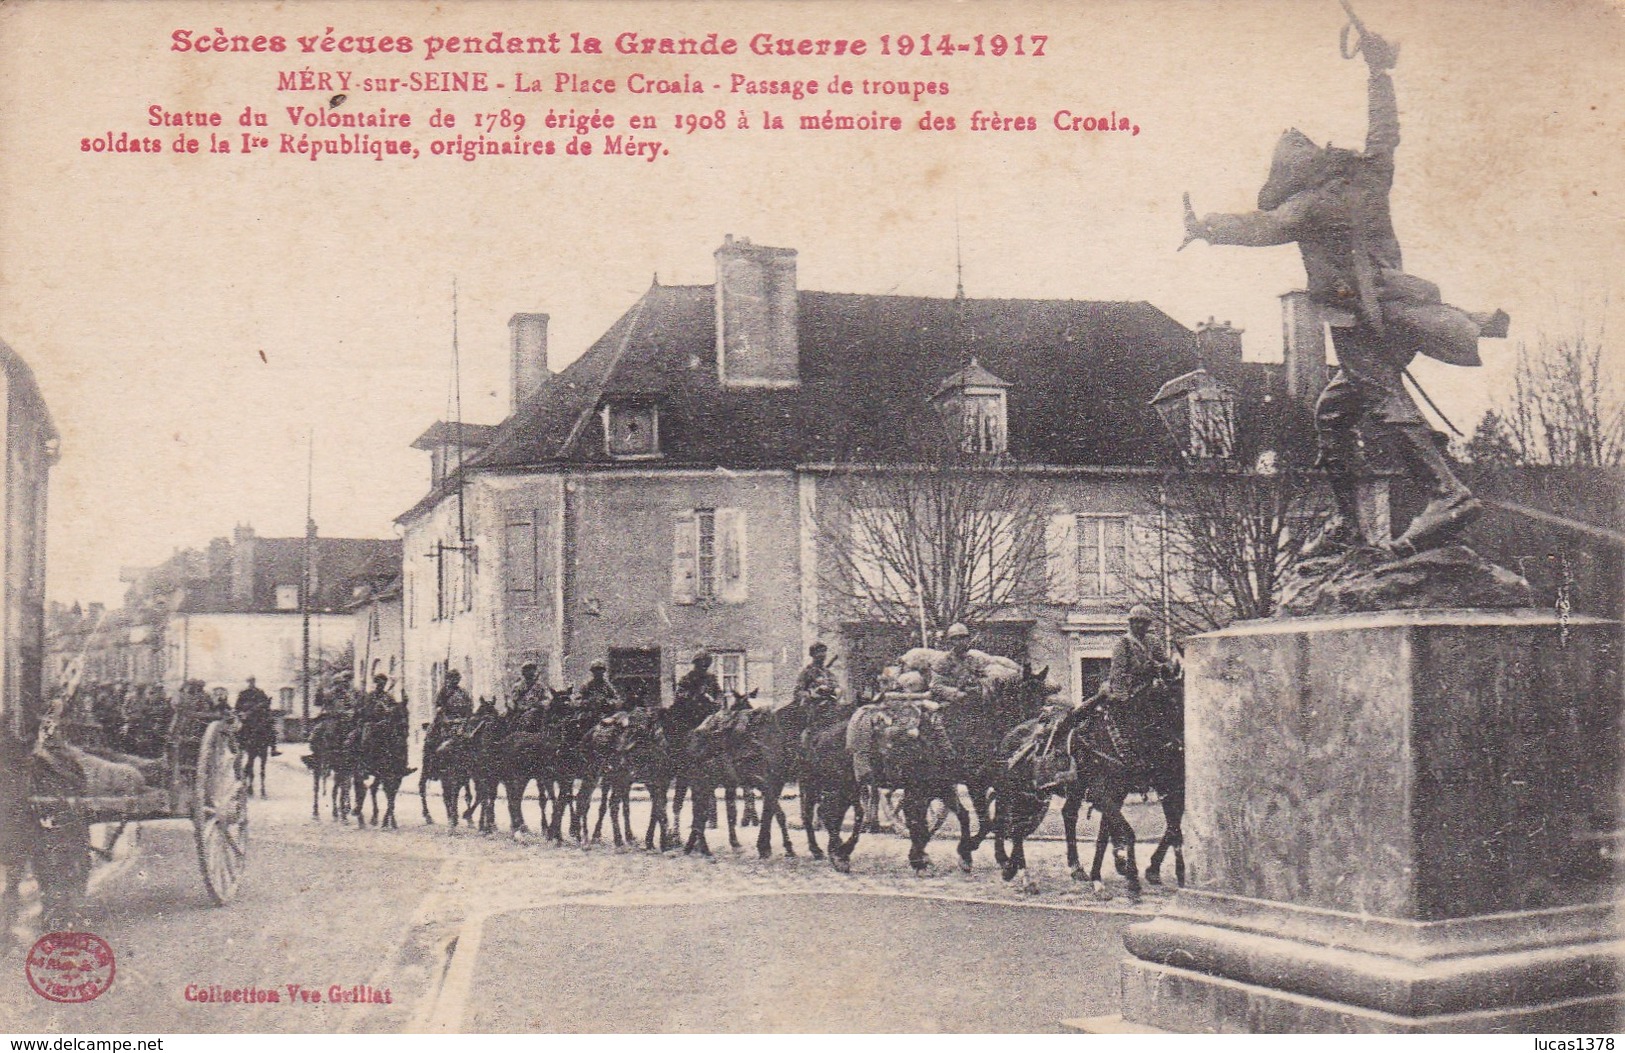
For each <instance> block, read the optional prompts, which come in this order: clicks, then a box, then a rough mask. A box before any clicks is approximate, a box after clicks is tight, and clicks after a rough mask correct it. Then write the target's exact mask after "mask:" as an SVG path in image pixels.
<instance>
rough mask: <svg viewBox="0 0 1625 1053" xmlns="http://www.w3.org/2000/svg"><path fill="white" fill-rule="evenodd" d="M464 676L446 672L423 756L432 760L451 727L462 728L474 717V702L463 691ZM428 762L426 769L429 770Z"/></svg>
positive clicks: (453, 670) (452, 670)
mask: <svg viewBox="0 0 1625 1053" xmlns="http://www.w3.org/2000/svg"><path fill="white" fill-rule="evenodd" d="M462 685H463V674H462V673H461V672H459V671H457V670H456V669H449V670H447V671H446V683H445V685H444V686H442V687H441V688H440V693H439V694H438V695H436V696H435V700H434V717H433V719H432V720H431V721H430V722H429V733H428V735H426V736H425V737H424V740H423V756H424V757H425V758H430V757H433V756H434V755H435V751H436V750H438V749H439V748H440V744H441V743H442V742H444V741H445V739H446V733H447V732H448V731H449V730H450V729H451V727H453V726H456V727H460V726H462V724H463V722H465V721H467V720H468V718H469V717H471V716H473V715H474V700H473V699H472V698H470V697H469V696H468V692H467V691H464V690H463V686H462ZM427 766H428V765H427V760H426V761H425V767H426V768H427Z"/></svg>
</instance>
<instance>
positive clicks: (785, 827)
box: [685, 691, 799, 859]
mask: <svg viewBox="0 0 1625 1053" xmlns="http://www.w3.org/2000/svg"><path fill="white" fill-rule="evenodd" d="M755 695H756V692H755V691H752V692H751V693H750V694H749V695H745V694H740V693H739V692H737V691H736V692H734V698H733V705H731V706H729V707H728V709H726V710H724V711H723V712H721V713H717V714H715V715H714V716H711V717H708V718H706V720H704V721H703V722H702V723H701V724H700V726H699V727H697V728H695V729H694V732H693V734H692V736H691V737H690V751H689V753H690V758H691V760H692V761H693V762H694V763H693V767H692V770H691V776H690V777H691V779H693V780H695V781H694V786H695V789H696V790H698V791H700V792H699V794H697V795H696V796H695V800H696V801H700V800H701V799H702V797H703V799H706V800H709V801H710V802H712V806H713V807H714V802H715V800H716V786H717V785H718V784H719V783H720V784H721V785H722V786H724V787H726V788H727V789H728V791H729V794H730V796H729V800H728V843H729V844H730V845H731V846H732V847H734V848H738V847H739V836H738V833H737V830H736V827H735V814H734V802H733V798H732V796H731V794H732V788H733V787H735V786H743V787H746V789H747V792H748V791H749V790H750V789H751V788H754V789H758V790H761V791H762V813H761V817H760V820H759V821H760V829H759V830H758V831H757V834H756V854H757V855H759V856H760V857H762V858H763V859H766V858H768V857H769V856H770V855H772V854H773V822H774V820H775V819H776V820H778V825H779V841H780V843H782V844H783V845H784V854H785V855H786V856H794V855H795V854H796V850H795V847H794V846H793V845H791V843H790V825H789V822H788V821H787V820H786V819H785V817H784V808H783V806H782V804H781V803H780V800H779V799H780V797H781V796H782V795H783V793H784V784H785V783H786V782H788V781H789V780H790V777H791V776H792V775H793V774H794V771H795V767H796V760H797V757H796V753H797V746H798V742H797V731H798V730H799V729H798V728H796V727H795V726H794V725H793V724H792V723H791V721H790V720H788V719H786V718H785V717H783V716H782V715H781V714H780V713H778V712H775V711H773V710H771V709H753V708H752V707H751V705H750V699H751V698H753V697H755ZM707 818H709V816H708V817H707ZM706 825H707V824H706V823H702V822H700V821H699V813H698V805H696V812H695V819H694V822H693V824H692V826H691V828H690V831H689V839H688V845H687V847H686V849H685V850H686V851H690V852H692V851H694V850H695V849H698V850H699V851H700V852H701V854H703V855H710V846H709V845H707V844H706V841H705V827H706Z"/></svg>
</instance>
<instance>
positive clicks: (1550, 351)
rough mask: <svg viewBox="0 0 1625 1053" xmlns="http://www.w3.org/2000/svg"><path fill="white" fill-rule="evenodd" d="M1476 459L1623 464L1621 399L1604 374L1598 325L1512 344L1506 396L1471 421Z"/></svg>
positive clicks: (1605, 361)
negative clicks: (1512, 362) (1475, 426)
mask: <svg viewBox="0 0 1625 1053" xmlns="http://www.w3.org/2000/svg"><path fill="white" fill-rule="evenodd" d="M1467 452H1468V454H1469V455H1470V456H1473V457H1474V459H1475V460H1477V459H1478V458H1479V457H1480V456H1482V457H1483V458H1484V459H1485V460H1490V461H1504V460H1505V459H1507V458H1509V457H1510V458H1511V463H1516V464H1552V465H1564V466H1570V467H1590V468H1595V467H1610V466H1615V465H1619V464H1621V463H1622V462H1625V399H1622V397H1621V393H1620V389H1619V386H1618V383H1617V378H1616V377H1614V376H1613V375H1611V373H1610V363H1609V361H1608V355H1607V351H1606V341H1605V334H1604V332H1603V329H1602V327H1601V326H1596V327H1593V326H1589V325H1587V324H1586V323H1585V322H1583V321H1582V322H1580V323H1578V324H1577V325H1576V326H1575V330H1574V332H1573V333H1572V334H1571V335H1569V336H1566V337H1561V338H1554V337H1549V336H1546V335H1544V334H1543V335H1542V336H1541V337H1540V338H1539V340H1538V341H1537V342H1536V344H1535V346H1534V347H1530V346H1529V345H1528V344H1519V345H1518V358H1517V366H1516V368H1515V370H1514V372H1513V386H1512V393H1511V395H1510V396H1509V397H1508V398H1507V399H1506V400H1505V401H1504V402H1503V404H1502V405H1501V406H1499V407H1498V408H1497V409H1495V410H1493V411H1491V413H1490V414H1486V415H1485V418H1484V419H1483V420H1481V421H1480V422H1479V427H1478V431H1477V432H1476V433H1475V435H1474V438H1473V441H1472V442H1469V443H1468V444H1467Z"/></svg>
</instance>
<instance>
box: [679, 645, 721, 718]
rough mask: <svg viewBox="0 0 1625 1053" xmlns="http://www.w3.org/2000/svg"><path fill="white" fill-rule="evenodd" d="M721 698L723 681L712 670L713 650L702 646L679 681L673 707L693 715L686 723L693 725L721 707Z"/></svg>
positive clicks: (682, 712)
mask: <svg viewBox="0 0 1625 1053" xmlns="http://www.w3.org/2000/svg"><path fill="white" fill-rule="evenodd" d="M721 699H722V682H721V681H720V680H718V679H717V678H716V675H715V674H714V673H712V672H711V652H710V651H707V650H706V649H705V648H703V647H702V648H700V649H699V650H698V651H696V652H694V665H693V668H691V669H690V670H689V671H688V672H686V673H684V674H683V677H682V679H680V680H678V681H677V691H676V697H675V698H674V699H673V701H672V707H671V708H672V709H673V710H675V711H676V713H677V714H683V715H685V716H686V715H692V716H693V717H694V719H693V720H692V721H684V723H685V724H686V725H688V726H693V725H697V724H699V722H700V721H701V720H703V719H704V718H705V717H707V716H709V715H710V714H712V713H714V712H716V711H717V710H718V709H719V708H721V705H722V702H721ZM674 715H676V714H674Z"/></svg>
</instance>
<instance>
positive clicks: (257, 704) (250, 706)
mask: <svg viewBox="0 0 1625 1053" xmlns="http://www.w3.org/2000/svg"><path fill="white" fill-rule="evenodd" d="M236 710H237V720H238V722H239V723H240V724H241V730H240V731H239V732H238V735H239V738H240V740H241V741H242V742H244V743H245V744H249V743H254V744H260V745H268V746H269V747H270V753H271V756H273V757H278V756H281V751H280V750H278V749H277V748H276V732H275V721H274V720H273V719H272V718H271V696H270V695H267V694H266V693H265V692H264V691H261V690H260V689H259V687H258V686H257V685H256V684H255V683H254V678H253V677H249V678H248V686H247V687H245V688H243V689H242V690H241V691H239V692H238V693H237V705H236ZM262 776H263V772H262Z"/></svg>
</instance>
